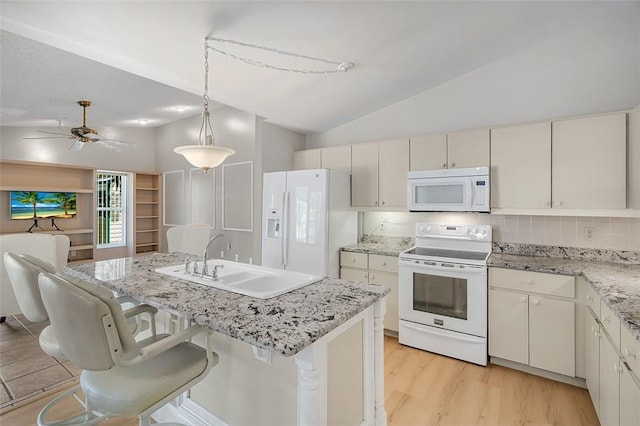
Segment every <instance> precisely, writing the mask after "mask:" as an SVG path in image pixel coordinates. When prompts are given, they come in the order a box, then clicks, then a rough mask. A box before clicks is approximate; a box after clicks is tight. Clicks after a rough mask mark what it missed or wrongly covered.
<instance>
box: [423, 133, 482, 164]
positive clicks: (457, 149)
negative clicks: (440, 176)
mask: <svg viewBox="0 0 640 426" xmlns="http://www.w3.org/2000/svg"><path fill="white" fill-rule="evenodd" d="M410 158H411V170H432V169H446V168H449V169H452V168H461V167H480V166H488V165H489V130H488V129H481V130H467V131H463V132H454V133H448V134H440V135H427V136H420V137H416V138H411V155H410Z"/></svg>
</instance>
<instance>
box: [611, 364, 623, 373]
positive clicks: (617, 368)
mask: <svg viewBox="0 0 640 426" xmlns="http://www.w3.org/2000/svg"><path fill="white" fill-rule="evenodd" d="M613 371H617V372H618V373H622V372H623V371H624V369H623V368H622V364H618V363H617V362H614V363H613Z"/></svg>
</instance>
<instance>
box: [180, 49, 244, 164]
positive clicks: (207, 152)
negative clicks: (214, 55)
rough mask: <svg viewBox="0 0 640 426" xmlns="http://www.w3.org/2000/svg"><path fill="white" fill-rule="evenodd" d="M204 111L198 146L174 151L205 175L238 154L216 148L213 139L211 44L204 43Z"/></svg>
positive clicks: (223, 148)
mask: <svg viewBox="0 0 640 426" xmlns="http://www.w3.org/2000/svg"><path fill="white" fill-rule="evenodd" d="M202 101H203V106H204V111H203V113H202V125H201V126H200V135H199V136H198V145H182V146H178V147H176V148H174V149H173V152H175V153H176V154H180V155H182V156H184V158H186V159H187V161H188V162H189V163H191V164H193V165H194V166H196V167H198V168H200V169H202V170H204V172H205V173H207V172H208V171H209V169H212V168H214V167H217V166H219V165H220V164H222V162H223V161H224V160H225V159H226V158H227V157H228V156H230V155H233V154H235V153H236V151H235V150H233V149H231V148H225V147H222V146H216V145H215V142H214V138H213V128H212V127H211V120H210V113H209V44H208V43H207V40H206V39H205V41H204V95H203V96H202Z"/></svg>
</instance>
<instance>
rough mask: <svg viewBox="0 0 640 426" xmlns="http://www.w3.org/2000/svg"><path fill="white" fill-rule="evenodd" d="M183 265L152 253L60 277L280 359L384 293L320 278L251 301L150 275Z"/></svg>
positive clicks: (76, 268) (174, 257) (177, 257)
mask: <svg viewBox="0 0 640 426" xmlns="http://www.w3.org/2000/svg"><path fill="white" fill-rule="evenodd" d="M185 259H186V255H184V254H180V253H172V254H163V253H154V254H151V255H146V256H139V257H129V258H122V259H113V260H105V261H100V262H91V263H81V264H71V265H69V266H67V268H66V272H67V273H69V274H71V275H74V276H76V277H79V278H84V279H87V280H89V281H91V282H94V283H96V284H98V285H102V286H105V287H107V288H109V289H111V290H113V291H115V292H117V293H118V294H121V295H124V296H129V297H131V298H133V299H135V300H138V301H140V302H143V303H146V304H148V305H151V306H155V307H158V308H160V309H167V308H168V309H171V310H173V311H176V312H178V313H180V314H181V315H183V316H184V317H185V318H186V319H190V320H193V321H194V322H195V323H196V324H199V325H202V326H205V327H208V328H210V329H211V330H214V331H217V332H219V333H222V334H226V335H227V336H230V337H233V338H235V339H238V340H241V341H243V342H245V343H248V344H250V345H254V346H257V347H259V348H262V349H266V350H268V351H270V352H275V353H278V354H280V355H283V356H291V355H295V354H296V353H298V352H299V351H301V350H302V349H304V348H305V347H307V346H308V345H310V344H311V343H313V342H314V341H316V340H318V339H319V338H320V337H322V336H324V335H326V334H327V333H329V332H330V331H331V330H333V329H335V328H336V327H338V326H339V325H340V324H342V323H344V322H345V321H347V320H348V319H350V318H352V317H353V316H355V315H356V314H358V313H359V312H361V311H363V310H364V309H366V308H367V307H369V306H371V305H373V304H374V303H375V302H377V301H379V300H380V299H382V298H383V297H384V296H385V295H387V294H388V293H389V291H390V290H389V289H388V288H387V287H383V286H380V285H375V284H363V283H356V282H352V281H344V280H338V279H333V278H325V279H323V280H322V281H319V282H317V283H314V284H310V285H308V286H305V287H302V288H300V289H297V290H294V291H291V292H289V293H285V294H283V295H281V296H277V297H273V298H270V299H256V298H253V297H249V296H244V295H241V294H236V293H232V292H229V291H224V290H218V289H216V288H213V287H207V286H203V285H199V284H194V283H189V282H187V281H184V280H180V279H175V278H171V277H168V276H166V275H161V274H159V273H156V272H154V271H155V270H156V269H157V268H160V267H163V266H169V265H179V264H181V263H184V261H185Z"/></svg>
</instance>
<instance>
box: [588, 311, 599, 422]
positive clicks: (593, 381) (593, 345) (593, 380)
mask: <svg viewBox="0 0 640 426" xmlns="http://www.w3.org/2000/svg"><path fill="white" fill-rule="evenodd" d="M586 337H587V338H586V339H585V350H586V354H585V355H586V361H587V362H586V368H585V370H586V371H585V376H586V377H585V380H586V382H587V389H588V390H589V396H590V397H591V402H593V407H594V408H595V409H596V413H597V414H599V413H600V339H601V338H602V332H601V331H600V324H598V321H597V320H596V317H594V316H593V315H592V314H591V312H587V336H586Z"/></svg>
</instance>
